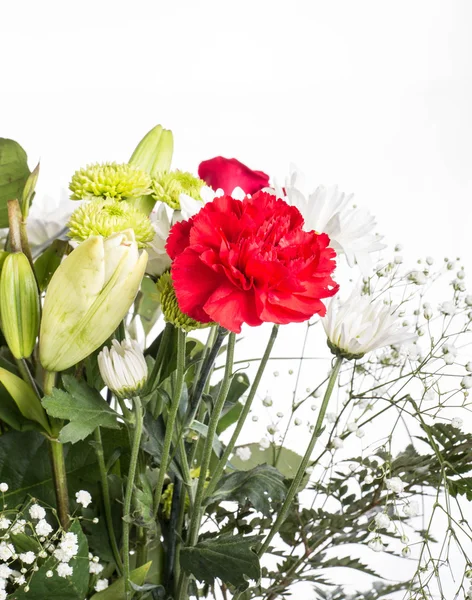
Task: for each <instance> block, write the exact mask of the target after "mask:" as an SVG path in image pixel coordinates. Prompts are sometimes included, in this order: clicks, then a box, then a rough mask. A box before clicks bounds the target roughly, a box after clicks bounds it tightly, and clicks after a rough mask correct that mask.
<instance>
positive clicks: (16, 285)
mask: <svg viewBox="0 0 472 600" xmlns="http://www.w3.org/2000/svg"><path fill="white" fill-rule="evenodd" d="M39 314H40V304H39V294H38V286H37V284H36V280H35V278H34V273H33V269H32V268H31V265H30V263H29V261H28V259H27V258H26V256H25V255H24V254H23V252H15V253H13V254H9V255H8V256H7V257H6V259H5V262H4V263H3V268H2V276H1V278H0V315H1V319H2V329H3V334H4V335H5V339H6V340H7V344H8V347H9V348H10V350H11V353H12V354H13V356H14V357H15V358H18V359H21V358H28V356H31V354H32V352H33V349H34V345H35V344H36V338H37V337H38V331H39Z"/></svg>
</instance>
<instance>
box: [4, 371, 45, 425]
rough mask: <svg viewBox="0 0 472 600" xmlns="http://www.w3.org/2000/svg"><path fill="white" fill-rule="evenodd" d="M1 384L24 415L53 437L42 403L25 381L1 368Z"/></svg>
mask: <svg viewBox="0 0 472 600" xmlns="http://www.w3.org/2000/svg"><path fill="white" fill-rule="evenodd" d="M0 383H1V384H2V385H3V386H4V387H5V389H6V390H7V392H8V393H9V394H10V396H11V397H12V398H13V400H14V401H15V403H16V405H17V406H18V408H19V410H20V412H21V414H22V415H23V416H24V417H26V418H27V419H30V420H31V421H35V422H36V423H39V424H40V425H41V427H42V428H43V430H44V431H46V432H47V433H49V434H50V435H52V432H51V426H50V425H49V421H48V418H47V416H46V413H45V411H44V409H43V407H42V406H41V401H40V400H39V398H38V397H37V396H36V394H35V393H34V392H33V390H32V388H31V387H30V386H29V385H28V384H27V383H26V382H25V381H23V379H20V377H17V376H16V375H14V374H13V373H11V372H10V371H7V370H6V369H3V368H1V367H0Z"/></svg>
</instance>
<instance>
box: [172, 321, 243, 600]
mask: <svg viewBox="0 0 472 600" xmlns="http://www.w3.org/2000/svg"><path fill="white" fill-rule="evenodd" d="M235 342H236V335H235V334H234V333H230V334H229V338H228V347H227V349H226V365H225V374H224V377H223V381H222V382H221V387H220V392H219V394H218V398H217V399H216V402H215V406H214V407H213V410H212V413H211V417H210V422H209V423H208V431H207V436H206V440H205V445H204V447H203V456H202V461H201V464H200V477H199V478H198V485H197V491H196V493H195V501H194V504H193V510H192V517H191V520H190V527H189V537H188V545H189V546H195V544H196V543H197V539H198V532H199V531H200V523H201V520H202V516H203V510H204V508H203V507H202V503H203V495H204V493H205V482H206V477H207V472H208V467H209V466H210V461H211V454H212V452H213V439H214V437H215V435H216V428H217V426H218V421H219V420H220V415H221V411H222V410H223V406H224V404H225V401H226V397H227V395H228V392H229V388H230V385H231V376H232V371H233V360H234V345H235ZM187 587H188V577H187V575H185V574H183V576H182V574H181V577H180V581H179V591H178V599H179V600H183V599H184V598H185V596H186V594H187Z"/></svg>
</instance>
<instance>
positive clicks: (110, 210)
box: [68, 198, 154, 248]
mask: <svg viewBox="0 0 472 600" xmlns="http://www.w3.org/2000/svg"><path fill="white" fill-rule="evenodd" d="M68 227H69V229H70V231H69V237H70V238H72V239H73V240H77V241H79V242H83V241H84V240H86V239H87V238H89V237H90V236H92V235H102V236H103V237H109V236H110V235H112V234H113V233H119V232H120V231H125V229H132V230H133V231H134V235H135V237H136V242H137V243H138V247H139V248H144V247H145V246H147V244H148V242H150V241H151V240H152V239H153V237H154V229H153V227H152V225H151V221H150V220H149V219H148V217H146V215H143V213H141V212H140V211H139V210H138V209H136V208H135V207H134V206H133V205H131V204H129V202H116V201H115V200H112V199H101V198H96V199H95V200H92V201H91V202H87V203H84V204H82V206H79V208H78V209H77V210H75V211H74V212H73V213H72V215H71V218H70V220H69V223H68Z"/></svg>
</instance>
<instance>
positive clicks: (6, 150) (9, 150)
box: [0, 138, 30, 227]
mask: <svg viewBox="0 0 472 600" xmlns="http://www.w3.org/2000/svg"><path fill="white" fill-rule="evenodd" d="M29 174H30V170H29V168H28V162H27V156H26V152H25V151H24V150H23V148H22V147H21V146H20V144H18V142H15V141H14V140H9V139H6V138H0V227H8V211H7V202H8V200H14V199H15V198H16V199H18V200H20V199H21V196H22V194H23V189H24V187H25V183H26V180H27V179H28V177H29Z"/></svg>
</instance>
